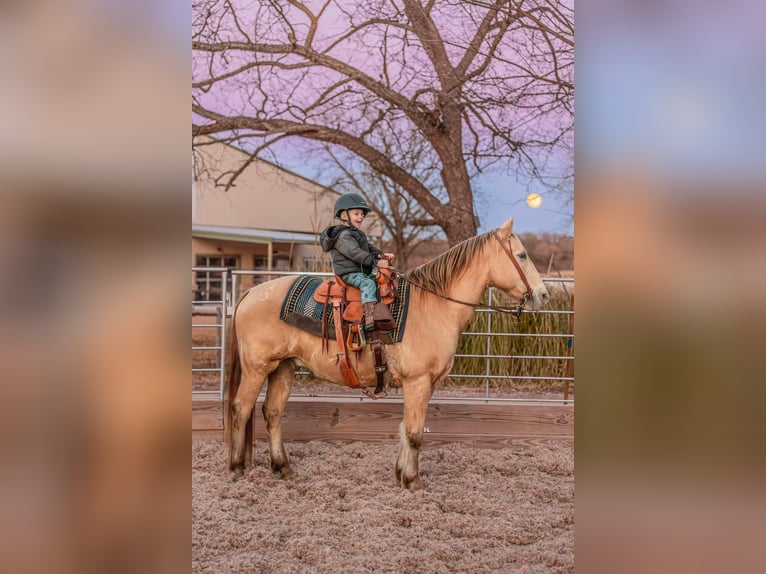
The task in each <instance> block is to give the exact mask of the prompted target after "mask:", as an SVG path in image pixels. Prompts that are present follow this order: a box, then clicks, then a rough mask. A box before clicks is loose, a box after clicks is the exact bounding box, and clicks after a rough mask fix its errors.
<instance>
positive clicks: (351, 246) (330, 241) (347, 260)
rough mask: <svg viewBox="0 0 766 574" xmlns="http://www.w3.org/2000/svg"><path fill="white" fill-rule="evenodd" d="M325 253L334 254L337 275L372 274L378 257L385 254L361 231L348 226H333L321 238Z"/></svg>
mask: <svg viewBox="0 0 766 574" xmlns="http://www.w3.org/2000/svg"><path fill="white" fill-rule="evenodd" d="M319 244H320V245H321V246H322V249H323V250H324V251H329V252H330V253H331V254H332V266H333V270H334V271H335V274H336V275H340V276H343V275H346V274H347V273H355V272H360V271H361V272H362V273H365V274H368V275H369V274H370V273H372V270H373V269H374V267H375V263H376V262H377V260H378V255H382V254H383V252H382V251H381V250H380V249H378V248H377V247H375V246H374V245H372V244H371V243H370V241H369V239H367V235H366V234H365V233H364V231H362V230H361V229H356V228H355V227H350V226H348V225H331V226H330V227H328V228H327V229H325V230H324V231H322V234H321V235H320V236H319Z"/></svg>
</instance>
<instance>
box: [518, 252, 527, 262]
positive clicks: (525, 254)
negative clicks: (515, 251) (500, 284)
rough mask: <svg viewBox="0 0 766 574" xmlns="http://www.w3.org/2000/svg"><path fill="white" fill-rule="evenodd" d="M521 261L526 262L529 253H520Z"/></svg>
mask: <svg viewBox="0 0 766 574" xmlns="http://www.w3.org/2000/svg"><path fill="white" fill-rule="evenodd" d="M519 259H520V260H521V261H526V259H527V252H526V251H525V252H523V253H519Z"/></svg>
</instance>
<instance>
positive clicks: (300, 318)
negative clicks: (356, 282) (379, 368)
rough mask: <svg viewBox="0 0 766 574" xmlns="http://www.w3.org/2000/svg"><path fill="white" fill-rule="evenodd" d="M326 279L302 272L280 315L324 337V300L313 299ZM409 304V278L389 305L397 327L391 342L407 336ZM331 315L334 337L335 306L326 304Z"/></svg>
mask: <svg viewBox="0 0 766 574" xmlns="http://www.w3.org/2000/svg"><path fill="white" fill-rule="evenodd" d="M323 281H324V279H322V278H321V277H312V276H309V275H300V276H299V277H297V278H296V279H295V281H293V284H292V285H291V286H290V288H289V289H288V290H287V294H286V295H285V298H284V300H283V301H282V308H281V309H280V311H279V318H280V319H281V320H282V321H285V322H286V323H289V324H290V325H293V326H294V327H297V328H299V329H302V330H304V331H307V332H309V333H312V334H313V335H317V336H321V334H322V309H323V307H324V304H323V303H318V302H317V301H315V300H314V291H316V290H317V288H318V287H319V286H320V285H321V284H322V282H323ZM409 306H410V285H409V283H407V281H399V287H398V289H397V297H396V302H394V303H392V304H391V305H389V309H390V310H391V315H392V316H393V317H394V321H395V322H396V329H394V330H393V331H391V332H390V333H389V335H390V339H391V342H392V343H399V342H401V340H402V337H404V328H405V325H406V324H407V311H408V309H409ZM327 316H328V318H329V331H330V333H329V334H330V338H331V339H335V321H334V319H333V314H332V305H328V306H327Z"/></svg>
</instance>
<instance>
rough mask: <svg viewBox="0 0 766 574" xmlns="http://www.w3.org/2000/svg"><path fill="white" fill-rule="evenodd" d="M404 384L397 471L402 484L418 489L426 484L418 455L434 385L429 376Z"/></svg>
mask: <svg viewBox="0 0 766 574" xmlns="http://www.w3.org/2000/svg"><path fill="white" fill-rule="evenodd" d="M402 387H403V395H404V420H403V421H402V422H401V424H400V425H399V437H400V439H401V446H400V450H399V458H398V459H397V461H396V470H395V473H396V480H397V482H399V484H400V485H401V486H403V487H404V488H408V489H410V490H412V491H415V490H418V489H420V488H423V483H422V482H421V481H420V474H419V471H418V457H419V455H420V446H421V445H422V444H423V426H424V424H425V421H426V411H427V410H428V401H429V399H430V398H431V393H432V392H433V385H432V382H431V379H430V378H429V377H421V378H419V379H415V380H411V381H405V382H404V383H403V385H402Z"/></svg>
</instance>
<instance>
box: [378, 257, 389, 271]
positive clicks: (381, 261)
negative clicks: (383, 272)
mask: <svg viewBox="0 0 766 574" xmlns="http://www.w3.org/2000/svg"><path fill="white" fill-rule="evenodd" d="M378 267H379V268H381V269H388V260H387V259H378Z"/></svg>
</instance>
